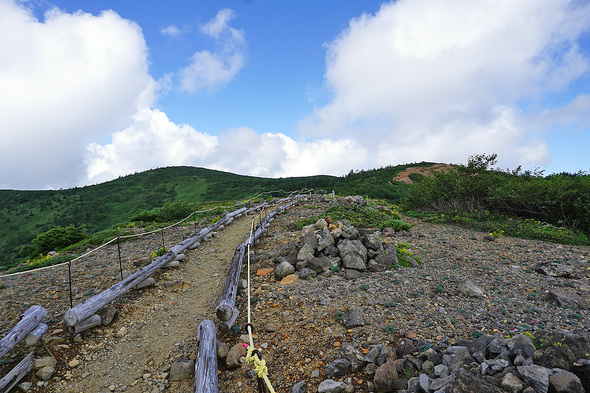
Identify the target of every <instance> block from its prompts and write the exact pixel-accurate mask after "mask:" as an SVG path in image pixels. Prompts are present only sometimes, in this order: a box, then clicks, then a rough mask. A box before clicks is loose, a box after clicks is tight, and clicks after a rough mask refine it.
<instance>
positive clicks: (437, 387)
mask: <svg viewBox="0 0 590 393" xmlns="http://www.w3.org/2000/svg"><path fill="white" fill-rule="evenodd" d="M454 382H455V375H454V374H451V375H449V376H447V377H445V378H436V379H435V380H433V381H432V383H431V384H430V390H431V391H433V392H436V391H441V390H442V391H448V390H450V387H451V386H453V383H454Z"/></svg>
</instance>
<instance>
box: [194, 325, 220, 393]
mask: <svg viewBox="0 0 590 393" xmlns="http://www.w3.org/2000/svg"><path fill="white" fill-rule="evenodd" d="M218 391H219V386H218V383H217V338H216V337H215V324H213V322H211V321H210V320H208V319H207V320H204V321H203V322H201V323H200V324H199V331H198V333H197V361H196V362H195V393H217V392H218Z"/></svg>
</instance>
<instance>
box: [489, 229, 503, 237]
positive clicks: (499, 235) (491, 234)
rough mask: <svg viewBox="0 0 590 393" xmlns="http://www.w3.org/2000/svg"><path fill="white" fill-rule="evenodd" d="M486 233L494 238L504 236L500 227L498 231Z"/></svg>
mask: <svg viewBox="0 0 590 393" xmlns="http://www.w3.org/2000/svg"><path fill="white" fill-rule="evenodd" d="M488 235H490V236H491V237H493V238H494V239H499V238H501V237H502V236H504V230H503V229H500V230H499V231H494V232H490V233H488Z"/></svg>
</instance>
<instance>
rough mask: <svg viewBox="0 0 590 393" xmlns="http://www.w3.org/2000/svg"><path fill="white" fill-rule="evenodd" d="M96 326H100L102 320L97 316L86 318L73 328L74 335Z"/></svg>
mask: <svg viewBox="0 0 590 393" xmlns="http://www.w3.org/2000/svg"><path fill="white" fill-rule="evenodd" d="M97 326H102V319H101V318H100V315H98V314H96V315H93V316H91V317H89V318H86V319H85V320H83V321H80V323H78V324H77V325H76V326H74V333H75V334H77V333H80V332H83V331H84V330H88V329H92V328H94V327H97Z"/></svg>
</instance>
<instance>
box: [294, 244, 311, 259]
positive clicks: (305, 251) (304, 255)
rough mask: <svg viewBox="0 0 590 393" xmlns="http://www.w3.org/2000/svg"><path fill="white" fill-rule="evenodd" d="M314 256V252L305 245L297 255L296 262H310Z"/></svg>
mask: <svg viewBox="0 0 590 393" xmlns="http://www.w3.org/2000/svg"><path fill="white" fill-rule="evenodd" d="M314 254H315V250H314V249H313V248H312V247H311V246H310V245H309V244H307V243H305V244H304V245H303V247H301V250H299V253H297V260H298V261H310V260H311V259H312V258H313V257H314Z"/></svg>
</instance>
